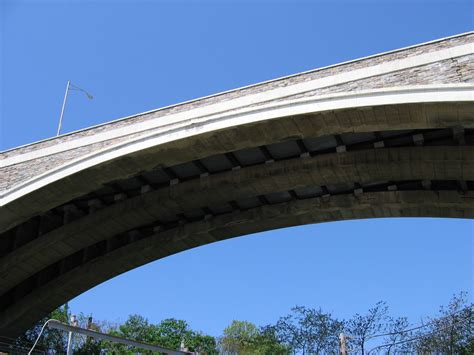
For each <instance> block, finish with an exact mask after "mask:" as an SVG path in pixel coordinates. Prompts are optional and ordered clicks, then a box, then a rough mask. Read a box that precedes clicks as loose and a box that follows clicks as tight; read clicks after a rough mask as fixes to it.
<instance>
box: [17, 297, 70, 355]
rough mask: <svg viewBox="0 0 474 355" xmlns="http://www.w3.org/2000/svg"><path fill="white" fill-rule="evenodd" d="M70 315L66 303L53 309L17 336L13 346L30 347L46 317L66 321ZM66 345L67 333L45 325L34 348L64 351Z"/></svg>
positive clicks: (46, 350) (47, 350)
mask: <svg viewBox="0 0 474 355" xmlns="http://www.w3.org/2000/svg"><path fill="white" fill-rule="evenodd" d="M70 317H71V313H70V311H69V306H68V304H67V303H66V304H65V305H64V306H61V307H59V308H58V309H55V310H54V311H52V312H51V313H49V314H48V315H47V316H46V317H44V318H42V319H40V320H39V321H38V322H37V323H36V324H35V325H34V326H33V327H31V328H30V329H29V330H27V331H26V332H25V333H24V334H23V335H21V336H20V337H18V338H17V339H16V340H15V342H14V347H19V348H23V349H30V348H31V347H32V345H33V343H34V342H35V341H36V339H37V338H38V335H39V334H40V331H41V328H42V327H43V325H44V324H45V323H46V321H47V320H48V319H57V320H59V321H61V322H64V323H68V322H69V319H70ZM66 347H67V334H66V333H64V332H63V331H60V330H57V329H49V328H48V327H46V328H45V329H44V330H43V334H42V336H41V338H40V339H39V341H38V344H37V345H36V347H35V349H38V350H43V351H45V352H50V351H53V352H54V353H65V352H66Z"/></svg>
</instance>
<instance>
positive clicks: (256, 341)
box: [219, 320, 289, 355]
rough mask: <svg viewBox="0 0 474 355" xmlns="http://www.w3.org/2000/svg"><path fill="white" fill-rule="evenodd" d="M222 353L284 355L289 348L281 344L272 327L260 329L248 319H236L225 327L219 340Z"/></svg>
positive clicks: (228, 354)
mask: <svg viewBox="0 0 474 355" xmlns="http://www.w3.org/2000/svg"><path fill="white" fill-rule="evenodd" d="M219 345H220V353H221V354H226V355H250V354H257V355H271V354H275V355H284V354H289V350H288V348H287V347H286V346H285V345H283V344H280V343H279V342H278V340H277V337H276V334H275V332H274V330H273V328H271V327H266V328H262V329H259V328H258V327H257V326H256V325H255V324H253V323H250V322H247V321H237V320H234V321H233V322H232V323H231V325H229V326H228V327H227V328H225V329H224V335H223V336H222V338H221V339H220V341H219Z"/></svg>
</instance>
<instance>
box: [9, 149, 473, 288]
mask: <svg viewBox="0 0 474 355" xmlns="http://www.w3.org/2000/svg"><path fill="white" fill-rule="evenodd" d="M410 180H426V181H431V180H467V181H474V147H473V146H454V147H410V148H387V149H382V150H370V151H356V152H348V153H346V154H337V153H334V154H328V155H323V156H316V157H308V158H306V159H292V160H284V161H280V162H275V163H272V164H265V165H264V166H253V167H248V168H244V169H239V170H237V171H229V172H225V173H221V174H217V175H209V176H206V177H203V178H200V179H197V180H189V181H185V182H183V183H180V184H177V185H173V186H170V187H169V188H167V189H159V190H150V191H149V192H147V193H144V194H141V195H138V196H135V197H131V198H128V199H124V200H120V201H119V202H118V203H116V204H113V205H110V206H108V207H105V208H102V209H100V210H98V211H97V212H95V213H92V214H86V215H84V216H83V217H82V218H78V219H76V220H74V221H72V222H71V223H68V224H65V225H64V226H62V227H60V228H57V229H54V230H52V231H51V232H49V233H46V234H43V235H41V236H39V237H38V238H36V239H34V240H32V241H31V242H29V243H26V244H24V245H23V246H21V247H19V248H17V249H15V250H14V251H12V252H10V253H9V254H7V255H6V256H4V257H3V258H2V259H0V279H2V284H1V285H0V294H3V293H5V292H6V291H8V289H9V288H11V287H13V286H15V285H16V284H18V283H19V282H21V281H22V280H24V279H26V278H28V277H30V276H31V275H33V274H34V273H35V272H37V271H38V269H43V268H45V267H47V266H48V265H51V264H53V263H54V262H56V261H58V260H60V259H61V258H62V256H63V255H68V254H72V253H74V252H75V251H77V250H81V249H83V248H86V247H88V246H90V245H92V244H94V243H97V242H99V241H101V240H103V239H108V238H111V237H113V236H114V235H117V234H119V233H125V232H127V231H128V230H131V229H134V228H138V227H140V226H143V225H148V224H150V223H153V222H155V221H160V220H173V219H177V218H178V217H177V216H178V215H179V214H183V213H187V212H191V211H194V210H197V209H200V208H202V207H204V206H216V205H220V204H223V203H226V202H229V201H236V200H242V199H247V198H252V197H254V196H261V195H267V194H271V193H273V192H280V191H289V190H294V189H298V188H305V187H307V186H326V185H331V184H332V185H337V184H344V183H353V182H358V183H368V182H373V181H410ZM156 201H160V203H157V202H156Z"/></svg>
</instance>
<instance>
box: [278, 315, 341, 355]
mask: <svg viewBox="0 0 474 355" xmlns="http://www.w3.org/2000/svg"><path fill="white" fill-rule="evenodd" d="M291 311H292V313H291V314H289V315H287V316H285V317H282V318H280V319H279V320H278V322H277V323H276V325H275V332H276V334H277V336H278V338H279V339H280V341H282V342H283V343H285V344H287V345H288V347H289V348H291V349H292V350H293V351H300V352H302V353H303V354H327V353H334V351H335V349H337V346H338V340H337V335H338V334H339V333H340V332H341V331H342V330H343V328H344V323H343V322H342V321H338V320H336V319H333V318H332V315H331V314H330V313H324V312H323V311H322V310H321V309H312V308H306V307H302V306H297V307H294V308H292V309H291Z"/></svg>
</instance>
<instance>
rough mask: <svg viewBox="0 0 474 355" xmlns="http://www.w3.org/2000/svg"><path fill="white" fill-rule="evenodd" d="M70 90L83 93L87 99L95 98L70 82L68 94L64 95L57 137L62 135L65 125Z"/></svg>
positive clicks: (67, 89)
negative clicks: (62, 128)
mask: <svg viewBox="0 0 474 355" xmlns="http://www.w3.org/2000/svg"><path fill="white" fill-rule="evenodd" d="M69 90H78V91H82V92H83V93H84V94H85V95H86V96H87V98H88V99H89V100H92V99H93V96H92V95H91V94H89V93H88V92H87V91H85V90H83V89H81V88H80V87H78V86H76V85H74V84H72V83H71V81H70V80H68V81H67V84H66V92H65V93H64V99H63V106H62V107H61V116H59V125H58V131H57V132H56V136H59V134H60V133H61V127H62V125H63V116H64V109H65V108H66V102H67V97H68V94H69Z"/></svg>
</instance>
